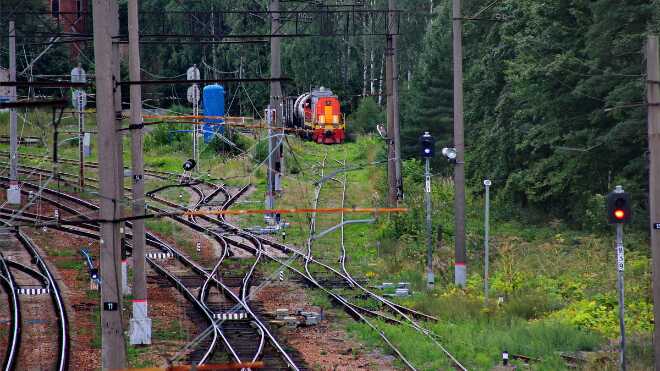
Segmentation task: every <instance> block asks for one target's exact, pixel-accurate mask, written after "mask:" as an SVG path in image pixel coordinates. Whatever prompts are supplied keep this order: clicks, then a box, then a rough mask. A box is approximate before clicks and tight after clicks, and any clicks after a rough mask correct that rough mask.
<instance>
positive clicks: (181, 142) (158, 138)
mask: <svg viewBox="0 0 660 371" xmlns="http://www.w3.org/2000/svg"><path fill="white" fill-rule="evenodd" d="M155 126H156V127H155V129H153V130H152V131H151V132H149V134H147V136H146V137H145V139H144V145H145V147H147V148H152V147H167V148H169V149H172V150H174V151H183V150H184V149H188V148H189V147H190V146H191V145H192V136H191V135H190V133H184V132H180V131H179V130H185V128H184V126H182V125H179V124H171V123H170V124H159V125H155Z"/></svg>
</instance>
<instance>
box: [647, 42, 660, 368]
mask: <svg viewBox="0 0 660 371" xmlns="http://www.w3.org/2000/svg"><path fill="white" fill-rule="evenodd" d="M659 59H660V58H659V57H658V37H657V36H649V38H648V42H647V45H646V63H647V64H646V76H647V79H648V83H647V85H646V86H647V89H646V94H647V99H646V101H647V103H648V136H649V160H650V164H649V212H650V215H649V217H650V222H651V256H652V260H653V261H652V268H651V271H652V272H653V303H654V305H653V318H654V319H655V323H659V321H660V61H659ZM653 355H654V358H655V370H656V371H660V326H655V329H654V330H653Z"/></svg>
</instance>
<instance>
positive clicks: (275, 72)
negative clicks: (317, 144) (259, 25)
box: [268, 0, 284, 198]
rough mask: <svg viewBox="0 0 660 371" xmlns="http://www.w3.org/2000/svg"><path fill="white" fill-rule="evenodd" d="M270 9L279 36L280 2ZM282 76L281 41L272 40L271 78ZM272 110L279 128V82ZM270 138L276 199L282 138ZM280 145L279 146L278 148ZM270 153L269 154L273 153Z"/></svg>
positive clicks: (272, 97) (273, 85)
mask: <svg viewBox="0 0 660 371" xmlns="http://www.w3.org/2000/svg"><path fill="white" fill-rule="evenodd" d="M269 9H270V11H271V23H270V32H271V34H277V33H279V31H280V15H279V13H277V12H278V11H279V10H280V1H279V0H271V1H270V6H269ZM281 75H282V61H281V39H280V38H279V37H271V38H270V77H271V78H273V79H278V78H280V77H281ZM270 108H271V109H273V110H275V114H274V115H273V118H272V123H271V124H272V127H275V128H279V127H280V126H281V124H282V120H281V119H280V116H281V115H282V85H281V83H280V82H279V81H271V82H270ZM277 134H284V132H283V131H280V130H278V131H277ZM269 135H271V137H270V139H269V140H270V145H271V146H272V147H271V148H272V150H273V151H274V152H273V151H271V152H272V154H271V155H270V157H269V160H268V167H269V169H268V176H269V178H270V183H269V184H270V187H269V189H268V192H269V193H271V196H272V197H273V198H274V195H275V191H277V190H281V184H280V177H281V173H282V170H283V168H282V167H283V161H282V159H283V151H282V146H283V143H281V137H279V136H278V137H272V134H269ZM278 143H280V144H279V146H278ZM271 152H269V153H271Z"/></svg>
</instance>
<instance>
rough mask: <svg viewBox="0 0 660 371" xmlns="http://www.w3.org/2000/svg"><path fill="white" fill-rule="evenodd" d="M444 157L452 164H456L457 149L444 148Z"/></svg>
mask: <svg viewBox="0 0 660 371" xmlns="http://www.w3.org/2000/svg"><path fill="white" fill-rule="evenodd" d="M442 155H443V156H445V157H447V160H448V161H449V162H451V163H452V164H455V163H456V148H443V149H442Z"/></svg>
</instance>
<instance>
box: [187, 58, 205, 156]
mask: <svg viewBox="0 0 660 371" xmlns="http://www.w3.org/2000/svg"><path fill="white" fill-rule="evenodd" d="M200 76H201V75H200V73H199V68H197V65H196V64H193V65H192V67H190V68H188V70H187V71H186V79H187V80H199V78H200ZM186 96H187V98H188V102H189V103H191V104H192V107H193V112H192V114H193V116H198V115H199V98H200V94H199V86H198V85H197V84H192V85H191V86H190V87H189V88H188V91H187V94H186ZM193 121H194V122H197V119H193ZM198 126H199V125H197V124H192V145H193V156H192V158H193V159H194V160H195V161H196V162H197V163H199V128H198Z"/></svg>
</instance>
